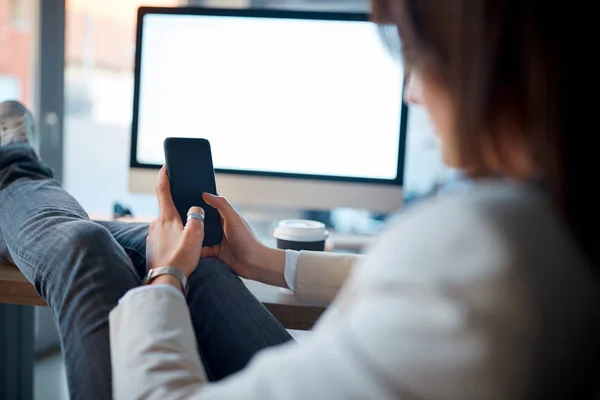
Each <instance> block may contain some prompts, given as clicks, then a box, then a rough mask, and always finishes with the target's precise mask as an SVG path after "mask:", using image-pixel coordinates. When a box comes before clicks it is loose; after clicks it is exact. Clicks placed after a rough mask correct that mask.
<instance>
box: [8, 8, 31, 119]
mask: <svg viewBox="0 0 600 400" xmlns="http://www.w3.org/2000/svg"><path fill="white" fill-rule="evenodd" d="M35 5H36V2H35V0H0V101H4V100H9V99H16V100H20V101H21V102H23V103H24V104H26V105H27V106H28V107H30V108H31V107H33V105H34V103H35V101H34V72H35V61H36V57H35V50H36V45H37V29H36V26H37V24H36V22H37V14H36V7H35Z"/></svg>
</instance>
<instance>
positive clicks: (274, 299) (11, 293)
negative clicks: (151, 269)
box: [0, 261, 325, 330]
mask: <svg viewBox="0 0 600 400" xmlns="http://www.w3.org/2000/svg"><path fill="white" fill-rule="evenodd" d="M245 283H246V284H247V286H248V288H249V289H250V291H251V292H252V293H253V294H254V295H255V296H256V298H257V299H258V300H259V301H260V302H261V303H262V304H263V305H264V306H265V307H266V308H267V309H268V310H269V311H270V312H271V314H273V316H275V318H277V319H278V320H279V322H281V324H282V325H283V326H284V327H286V328H287V329H297V330H309V329H311V328H312V326H313V325H314V323H315V322H316V321H317V319H319V317H320V316H321V314H323V312H324V311H325V309H324V308H323V307H313V306H308V305H302V304H299V303H298V302H297V301H296V300H295V298H294V297H293V295H292V294H291V293H285V292H284V291H281V289H279V288H273V287H269V286H266V285H263V284H261V283H257V282H248V281H245ZM0 303H8V304H17V305H26V306H46V305H47V304H46V302H45V301H44V300H43V299H42V298H41V297H40V296H38V294H37V293H36V291H35V288H34V287H33V286H32V285H31V284H30V283H29V281H27V279H26V278H25V277H24V276H23V275H22V274H21V272H20V271H19V270H18V269H17V268H16V267H15V266H14V265H12V264H9V263H7V262H6V261H0Z"/></svg>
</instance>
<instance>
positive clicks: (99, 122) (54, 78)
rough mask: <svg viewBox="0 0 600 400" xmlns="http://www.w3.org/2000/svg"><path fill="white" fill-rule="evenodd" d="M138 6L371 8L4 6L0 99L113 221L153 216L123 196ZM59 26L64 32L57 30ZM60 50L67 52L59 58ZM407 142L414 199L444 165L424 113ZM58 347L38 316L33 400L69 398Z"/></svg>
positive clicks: (308, 3)
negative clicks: (24, 115) (28, 114)
mask: <svg viewBox="0 0 600 400" xmlns="http://www.w3.org/2000/svg"><path fill="white" fill-rule="evenodd" d="M141 5H150V6H208V7H221V8H225V7H246V8H247V7H254V8H284V9H293V10H328V11H329V10H333V11H354V12H368V8H369V1H368V0H189V1H185V0H144V1H140V0H66V1H65V0H43V1H38V0H0V101H2V100H6V99H20V100H21V101H22V102H23V103H25V104H26V105H27V106H28V107H29V108H31V109H32V110H33V111H34V113H35V114H36V116H37V117H38V119H39V120H40V121H39V122H40V124H41V126H42V127H43V130H44V131H45V132H48V134H47V136H45V137H44V138H43V140H42V144H41V148H40V152H41V154H42V157H43V158H44V159H45V160H46V161H47V162H49V163H50V164H51V165H52V166H53V168H54V169H55V171H56V175H57V178H58V179H59V180H61V181H62V182H63V184H64V186H65V188H66V189H67V190H68V191H69V192H70V193H71V194H72V195H73V196H74V197H75V198H76V199H77V200H78V201H79V202H80V203H81V204H82V205H83V207H84V208H85V209H86V210H87V211H88V213H90V215H92V216H99V217H105V218H110V216H111V215H112V213H113V211H114V207H115V204H116V203H118V204H120V205H122V206H124V207H126V208H128V209H130V210H131V211H132V212H133V213H134V214H135V215H138V216H151V215H154V214H155V212H156V201H155V198H154V196H150V195H134V194H131V193H129V192H128V188H127V187H128V183H127V179H128V175H127V173H126V171H127V169H128V168H129V152H130V130H131V119H132V99H133V86H134V76H133V66H134V52H135V27H136V13H137V8H138V7H139V6H141ZM65 11H66V12H65ZM62 18H64V22H63V20H62ZM63 25H64V28H65V29H64V32H63V31H62V30H60V31H57V30H56V29H55V27H56V26H63ZM62 46H64V52H62V51H57V49H62ZM57 54H58V55H60V56H61V57H62V54H64V55H65V57H64V60H63V59H57ZM61 108H62V110H61ZM57 110H61V112H63V114H64V118H63V119H62V120H60V119H59V118H58V115H60V112H58V111H57ZM407 138H408V139H407V144H406V145H407V151H406V164H405V175H404V194H405V197H406V198H407V200H410V199H413V198H418V197H419V196H422V195H423V194H426V193H429V192H430V191H431V190H433V189H435V188H436V187H437V186H438V185H440V184H441V183H443V182H444V181H445V179H447V177H448V175H449V173H450V172H449V171H446V170H445V169H444V168H443V166H442V164H441V161H440V158H439V152H438V149H437V143H436V139H435V137H434V135H433V132H431V128H430V127H429V124H428V121H427V116H426V115H425V114H424V113H423V111H422V110H419V109H412V110H411V112H410V114H409V121H408V136H407ZM339 212H340V213H341V214H340V215H345V216H346V215H348V212H349V211H347V210H345V211H344V210H339ZM57 349H58V338H57V335H56V331H55V329H54V325H53V322H52V319H51V316H50V314H49V312H48V310H47V309H39V310H36V353H37V355H38V363H37V369H36V374H35V380H36V385H35V396H36V399H38V400H43V399H53V400H61V399H67V398H68V396H67V394H66V387H65V384H64V380H65V378H64V369H63V368H62V364H61V360H60V353H58V352H57Z"/></svg>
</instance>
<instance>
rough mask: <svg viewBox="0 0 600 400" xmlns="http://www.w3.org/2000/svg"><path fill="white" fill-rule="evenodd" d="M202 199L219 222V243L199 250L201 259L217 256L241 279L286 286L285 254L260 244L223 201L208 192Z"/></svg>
mask: <svg viewBox="0 0 600 400" xmlns="http://www.w3.org/2000/svg"><path fill="white" fill-rule="evenodd" d="M202 197H203V198H204V201H206V203H207V204H208V205H210V206H212V207H214V208H216V209H217V210H218V211H219V214H221V220H222V222H223V241H222V242H221V243H220V244H217V245H215V246H211V247H205V248H203V249H202V257H217V258H218V259H219V260H221V261H222V262H224V263H225V264H227V265H229V266H230V267H231V268H232V269H233V270H234V271H235V272H236V273H237V274H238V275H239V276H241V277H242V278H246V279H251V280H255V281H259V282H263V283H266V284H269V285H273V286H280V287H287V285H286V283H285V279H284V277H283V270H284V265H285V252H284V251H282V250H278V249H272V248H269V247H267V246H265V245H264V244H262V243H261V242H260V240H258V238H257V237H256V235H255V234H254V232H252V229H251V228H250V225H248V223H247V222H246V220H244V218H243V217H242V216H241V215H240V214H239V213H238V212H237V211H236V210H235V208H233V206H232V205H231V204H230V203H229V201H227V199H226V198H224V197H221V196H215V195H212V194H209V193H204V195H203V196H202Z"/></svg>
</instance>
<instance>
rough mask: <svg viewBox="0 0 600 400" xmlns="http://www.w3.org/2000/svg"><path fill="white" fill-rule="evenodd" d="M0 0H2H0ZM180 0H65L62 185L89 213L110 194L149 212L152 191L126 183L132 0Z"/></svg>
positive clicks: (173, 2) (107, 208)
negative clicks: (137, 192)
mask: <svg viewBox="0 0 600 400" xmlns="http://www.w3.org/2000/svg"><path fill="white" fill-rule="evenodd" d="M0 1H3V0H0ZM181 4H185V2H183V1H181V0H103V1H97V0H67V2H66V33H65V34H66V39H65V40H66V49H65V53H66V54H65V57H66V60H65V117H64V159H63V165H64V171H65V172H64V185H65V188H66V189H67V190H68V191H69V192H70V193H71V194H73V196H74V197H75V198H76V199H77V200H79V202H80V203H81V204H82V205H83V207H84V208H85V209H86V211H88V213H90V215H91V216H92V217H99V218H105V217H108V216H110V215H111V213H112V209H113V204H114V203H115V202H119V203H123V204H125V205H127V206H128V207H132V208H134V210H135V212H137V213H138V214H145V215H153V214H154V212H155V210H156V204H155V199H154V198H153V197H152V196H134V195H131V194H129V193H128V190H127V178H128V176H127V170H128V166H129V145H130V144H129V137H130V125H131V114H132V103H133V82H134V79H133V67H134V54H135V27H136V15H137V8H138V7H139V6H140V5H148V6H179V5H181Z"/></svg>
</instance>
